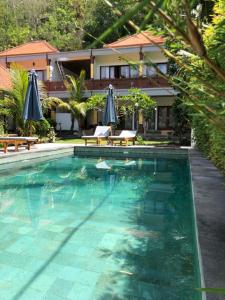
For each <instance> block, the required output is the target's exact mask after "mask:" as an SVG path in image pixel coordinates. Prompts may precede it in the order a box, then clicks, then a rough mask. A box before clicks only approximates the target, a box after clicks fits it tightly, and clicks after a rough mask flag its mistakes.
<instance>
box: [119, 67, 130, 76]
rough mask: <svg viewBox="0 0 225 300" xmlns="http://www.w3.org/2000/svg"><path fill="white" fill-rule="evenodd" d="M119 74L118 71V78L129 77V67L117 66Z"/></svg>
mask: <svg viewBox="0 0 225 300" xmlns="http://www.w3.org/2000/svg"><path fill="white" fill-rule="evenodd" d="M119 69H120V72H119V73H120V74H119V73H118V75H119V76H118V78H129V77H130V68H129V66H121V67H119Z"/></svg>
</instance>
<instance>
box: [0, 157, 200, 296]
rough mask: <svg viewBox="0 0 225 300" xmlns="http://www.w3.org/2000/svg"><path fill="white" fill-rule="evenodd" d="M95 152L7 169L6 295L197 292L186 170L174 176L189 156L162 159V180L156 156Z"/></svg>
mask: <svg viewBox="0 0 225 300" xmlns="http://www.w3.org/2000/svg"><path fill="white" fill-rule="evenodd" d="M96 162H97V159H91V160H87V159H79V160H77V159H74V158H73V157H66V158H62V159H59V160H53V161H50V162H47V163H41V164H39V165H37V166H36V167H33V168H28V169H21V171H17V172H16V173H13V172H12V174H7V175H5V177H1V178H0V216H1V217H0V238H1V244H0V270H1V272H0V299H1V300H5V299H7V300H11V299H12V300H17V299H22V300H35V299H38V300H40V299H46V300H51V299H54V300H81V299H83V300H105V299H106V300H108V299H118V300H122V299H123V300H124V299H128V300H129V299H132V300H133V299H134V300H151V299H152V300H156V299H157V300H165V299H167V300H181V298H180V296H181V293H182V295H183V293H184V297H183V296H182V297H183V298H182V300H189V299H191V300H198V299H199V297H198V294H196V292H195V291H194V290H193V288H192V287H193V286H197V285H198V265H197V264H196V259H197V257H196V249H195V246H194V243H193V240H194V228H193V227H192V226H193V225H192V214H191V213H192V206H191V205H192V202H191V200H190V199H191V198H190V186H189V181H188V180H189V177H188V175H187V177H186V179H185V180H186V181H184V179H183V178H182V177H181V176H179V177H177V174H178V173H179V172H182V174H183V172H185V170H186V171H187V163H186V161H185V160H184V161H183V162H182V161H181V160H179V162H176V161H173V160H172V161H171V160H170V161H169V163H168V162H165V161H164V160H162V161H161V160H159V161H158V163H157V168H158V171H157V172H158V174H160V173H163V174H164V175H165V173H168V172H169V173H170V182H169V184H167V183H165V182H160V181H158V182H157V184H156V182H155V179H154V175H153V173H154V172H155V170H156V169H155V168H156V166H155V162H154V163H152V164H149V161H147V162H146V165H145V161H143V162H142V164H141V167H140V166H138V164H136V163H134V164H132V165H131V166H128V167H127V166H126V167H124V162H123V161H109V162H108V164H110V165H112V166H113V164H115V168H114V169H112V170H110V171H108V170H98V169H97V168H96ZM121 166H122V167H121ZM164 177H165V176H164ZM167 177H168V176H167ZM162 178H163V176H162ZM157 180H158V179H157ZM52 182H54V184H52ZM160 184H161V185H162V187H164V188H165V184H167V187H168V185H169V187H170V188H167V191H169V196H168V194H167V193H165V192H164V191H163V192H161V197H160V195H159V194H160V191H158V190H157V191H154V189H155V187H156V186H158V185H160ZM12 187H13V188H12ZM181 190H182V192H181ZM156 198H157V201H156V200H155V199H156ZM174 199H176V201H175V200H174ZM190 297H191V298H190Z"/></svg>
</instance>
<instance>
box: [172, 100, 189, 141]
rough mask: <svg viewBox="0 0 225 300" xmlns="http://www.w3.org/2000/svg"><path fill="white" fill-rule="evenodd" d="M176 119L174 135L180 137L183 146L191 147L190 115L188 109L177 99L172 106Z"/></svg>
mask: <svg viewBox="0 0 225 300" xmlns="http://www.w3.org/2000/svg"><path fill="white" fill-rule="evenodd" d="M172 112H173V119H174V134H175V135H176V136H177V137H178V140H179V143H180V144H181V145H185V146H189V145H190V143H191V125H190V120H189V119H190V117H189V115H188V113H189V112H188V107H187V105H185V103H184V102H183V101H182V100H181V99H180V98H177V99H176V100H175V102H174V104H173V106H172Z"/></svg>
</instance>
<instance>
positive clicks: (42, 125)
mask: <svg viewBox="0 0 225 300" xmlns="http://www.w3.org/2000/svg"><path fill="white" fill-rule="evenodd" d="M50 127H51V125H50V124H49V122H48V120H46V119H44V120H41V121H39V122H35V129H36V134H37V135H38V136H39V137H40V138H43V137H46V136H47V135H48V132H49V129H50Z"/></svg>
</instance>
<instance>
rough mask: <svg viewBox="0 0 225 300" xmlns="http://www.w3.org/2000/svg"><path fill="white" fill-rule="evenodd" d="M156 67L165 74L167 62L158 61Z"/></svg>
mask: <svg viewBox="0 0 225 300" xmlns="http://www.w3.org/2000/svg"><path fill="white" fill-rule="evenodd" d="M157 67H158V68H159V70H160V71H161V72H162V73H163V74H167V63H159V64H157Z"/></svg>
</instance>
